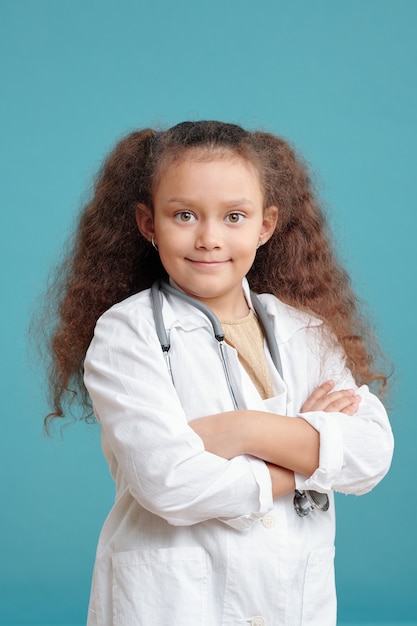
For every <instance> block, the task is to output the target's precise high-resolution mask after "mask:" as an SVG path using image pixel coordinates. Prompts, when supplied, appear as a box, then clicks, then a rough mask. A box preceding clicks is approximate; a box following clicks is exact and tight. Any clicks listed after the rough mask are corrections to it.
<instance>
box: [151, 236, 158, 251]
mask: <svg viewBox="0 0 417 626" xmlns="http://www.w3.org/2000/svg"><path fill="white" fill-rule="evenodd" d="M151 244H152V245H153V247H154V248H155V250H158V246H157V245H156V243H155V237H154V236H153V235H152V239H151Z"/></svg>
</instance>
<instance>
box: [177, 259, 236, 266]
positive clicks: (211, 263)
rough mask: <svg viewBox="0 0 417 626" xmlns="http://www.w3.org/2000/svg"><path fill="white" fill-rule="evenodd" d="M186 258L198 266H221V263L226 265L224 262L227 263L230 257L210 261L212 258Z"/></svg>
mask: <svg viewBox="0 0 417 626" xmlns="http://www.w3.org/2000/svg"><path fill="white" fill-rule="evenodd" d="M186 260H187V261H189V262H190V263H192V264H193V265H198V266H200V267H221V266H222V265H226V263H229V261H230V259H227V260H225V261H212V260H207V259H186Z"/></svg>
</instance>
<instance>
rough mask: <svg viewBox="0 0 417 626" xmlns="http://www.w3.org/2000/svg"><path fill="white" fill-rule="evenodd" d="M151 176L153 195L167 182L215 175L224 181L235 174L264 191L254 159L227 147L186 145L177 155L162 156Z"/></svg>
mask: <svg viewBox="0 0 417 626" xmlns="http://www.w3.org/2000/svg"><path fill="white" fill-rule="evenodd" d="M158 169H159V172H158V173H157V176H156V178H155V180H154V195H155V193H156V192H157V191H158V189H159V188H160V187H165V185H166V184H169V183H171V184H172V183H178V184H179V183H180V182H182V183H184V182H186V181H187V182H190V181H192V180H193V179H194V180H195V179H198V178H200V180H201V179H208V178H211V179H213V178H214V179H215V178H216V177H217V178H218V179H219V180H220V181H222V182H224V183H227V181H230V183H232V179H233V180H235V182H236V178H237V179H239V178H240V180H241V183H243V184H245V186H246V185H252V186H256V187H257V188H258V189H260V191H261V193H262V192H263V185H262V182H261V176H260V173H259V170H258V169H257V167H256V166H255V165H254V163H253V162H252V161H251V160H249V159H248V158H245V157H244V156H242V155H240V154H239V153H237V152H234V151H232V150H228V149H216V150H214V149H211V150H210V149H207V148H205V149H201V148H188V149H186V150H184V152H183V153H182V154H180V155H178V154H177V155H173V156H172V157H171V158H167V159H163V161H162V163H161V164H160V167H159V168H158Z"/></svg>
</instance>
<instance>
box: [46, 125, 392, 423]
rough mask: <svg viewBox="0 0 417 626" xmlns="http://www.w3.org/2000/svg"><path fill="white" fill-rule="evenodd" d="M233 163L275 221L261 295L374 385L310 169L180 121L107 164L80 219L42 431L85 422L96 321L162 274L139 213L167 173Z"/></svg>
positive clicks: (65, 276)
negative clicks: (225, 160) (256, 182)
mask: <svg viewBox="0 0 417 626" xmlns="http://www.w3.org/2000/svg"><path fill="white" fill-rule="evenodd" d="M190 151H194V154H195V155H199V156H202V155H203V156H204V155H205V156H206V157H209V158H210V157H211V156H216V155H223V156H228V155H237V156H239V157H241V158H243V159H245V160H246V161H247V162H249V163H250V164H252V165H253V166H254V167H255V168H256V169H257V171H258V173H259V176H260V181H261V184H262V187H263V193H264V206H265V207H268V206H272V205H275V206H277V207H278V210H279V219H278V223H277V226H276V229H275V232H274V234H273V236H272V237H271V239H270V240H269V241H268V242H267V243H266V244H265V245H264V246H262V247H261V248H260V249H259V250H258V252H257V254H256V259H255V261H254V264H253V266H252V268H251V270H250V272H249V274H248V280H249V283H250V285H251V288H252V289H253V290H254V291H255V292H257V293H272V294H274V295H276V296H277V297H279V298H280V299H281V300H283V301H284V302H286V303H288V304H290V305H292V306H295V307H297V308H300V309H303V310H306V311H309V312H312V313H314V314H315V315H316V316H318V317H319V318H321V319H322V320H323V321H324V322H325V324H326V325H327V327H328V328H329V329H330V330H331V331H332V333H333V334H334V336H335V337H336V339H337V340H338V342H339V343H340V345H341V346H342V348H343V349H344V351H345V353H346V357H347V365H348V366H349V367H350V369H351V371H352V373H353V375H354V377H355V379H356V381H357V383H358V384H363V383H367V384H370V383H377V385H378V387H379V389H380V391H381V390H383V389H384V387H385V385H386V380H387V379H386V376H385V375H384V374H383V373H382V372H381V371H378V368H377V367H376V365H375V363H376V359H375V356H376V354H377V353H378V347H377V345H376V342H375V341H374V339H373V337H372V334H371V333H370V332H369V329H368V326H367V324H366V322H365V321H364V320H363V319H362V316H361V314H360V306H359V302H358V299H357V298H356V296H355V295H354V293H353V291H352V288H351V285H350V280H349V277H348V275H347V273H346V271H345V270H344V269H343V268H342V267H341V265H340V264H339V262H338V261H337V259H336V257H335V254H334V251H333V247H332V243H331V237H330V235H329V232H328V227H327V223H326V220H325V217H324V213H323V211H322V209H321V208H320V206H319V204H318V201H317V198H316V194H315V192H314V188H313V185H312V181H311V178H310V176H309V173H308V168H307V167H306V165H305V164H304V163H303V161H302V159H301V158H300V157H298V156H297V155H296V154H295V151H294V149H293V148H292V147H291V146H290V145H289V144H288V142H286V141H285V140H283V139H282V138H280V137H277V136H275V135H272V134H270V133H265V132H256V131H254V132H250V131H246V130H244V129H243V128H241V127H240V126H237V125H235V124H227V123H223V122H216V121H198V122H183V123H181V124H178V125H176V126H174V127H172V128H170V129H169V130H166V131H164V132H157V131H155V130H153V129H150V128H147V129H143V130H139V131H136V132H132V133H130V134H129V135H128V136H126V137H125V138H124V139H122V140H121V141H120V142H119V143H118V144H117V145H116V147H115V148H114V150H113V151H112V152H111V154H110V155H109V156H108V158H107V160H106V161H105V162H104V164H103V166H102V168H101V170H100V171H99V173H98V176H97V178H96V181H95V186H94V193H93V195H92V198H91V200H90V201H89V202H88V203H87V204H86V206H85V207H84V209H83V210H82V212H81V215H80V218H79V223H78V227H77V229H76V231H75V236H74V240H73V244H72V246H71V249H70V250H69V252H68V254H67V257H66V259H65V260H64V262H63V263H62V264H61V266H60V268H59V269H58V271H57V273H56V275H55V279H54V282H53V284H52V286H51V288H50V289H49V295H48V302H49V304H50V303H51V301H53V303H54V304H55V310H54V312H53V316H54V320H55V322H54V323H53V324H52V325H51V324H47V323H46V322H45V326H47V328H48V329H49V330H48V335H49V340H48V352H49V355H50V367H49V383H50V401H51V408H52V412H51V413H50V414H49V415H48V416H47V417H46V418H45V425H46V427H48V424H49V423H50V421H51V420H53V419H54V418H57V417H63V416H64V409H66V410H69V409H70V407H71V405H72V404H73V403H74V401H75V402H76V404H80V405H81V406H82V407H83V410H84V413H83V416H84V418H85V419H88V417H89V416H90V417H91V406H90V403H89V398H88V394H87V391H86V389H85V387H84V384H83V361H84V357H85V354H86V351H87V348H88V346H89V344H90V341H91V339H92V337H93V333H94V327H95V324H96V321H97V319H98V318H99V317H100V315H101V314H102V313H103V312H104V311H106V310H107V309H108V308H109V307H111V306H112V305H113V304H115V303H116V302H119V301H121V300H123V299H124V298H127V297H128V296H130V295H132V294H134V293H136V292H138V291H140V290H143V289H146V288H148V287H150V286H151V284H152V283H153V282H154V281H155V280H156V279H158V278H164V277H166V272H165V270H164V268H163V266H162V264H161V262H160V260H159V256H158V254H157V252H156V251H155V250H154V249H153V248H152V246H151V245H150V244H149V242H148V241H146V240H145V238H144V237H143V236H142V235H141V234H140V233H139V231H138V228H137V225H136V222H135V209H136V206H137V205H138V203H143V204H145V205H147V206H149V207H150V208H151V209H152V198H153V193H154V190H155V188H156V186H157V184H158V181H159V179H160V177H161V176H163V173H164V171H165V170H166V168H167V167H168V166H169V165H170V164H171V163H173V162H177V161H179V160H181V159H184V158H186V157H189V156H192V152H190Z"/></svg>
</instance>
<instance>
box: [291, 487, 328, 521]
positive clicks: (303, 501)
mask: <svg viewBox="0 0 417 626" xmlns="http://www.w3.org/2000/svg"><path fill="white" fill-rule="evenodd" d="M329 505H330V503H329V496H328V495H327V493H320V492H319V491H299V490H298V489H296V490H295V495H294V509H295V512H296V513H297V515H299V516H300V517H305V516H306V515H308V514H309V513H311V511H314V510H315V511H322V512H324V511H328V509H329Z"/></svg>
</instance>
